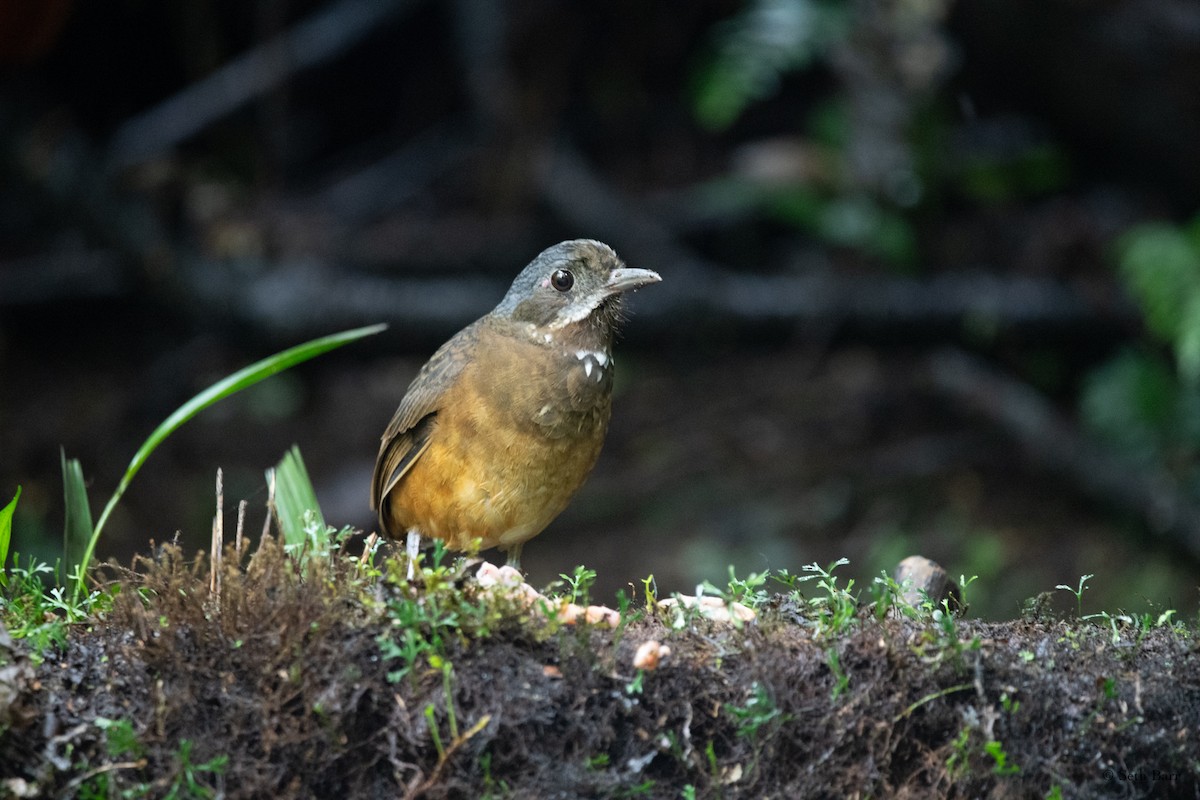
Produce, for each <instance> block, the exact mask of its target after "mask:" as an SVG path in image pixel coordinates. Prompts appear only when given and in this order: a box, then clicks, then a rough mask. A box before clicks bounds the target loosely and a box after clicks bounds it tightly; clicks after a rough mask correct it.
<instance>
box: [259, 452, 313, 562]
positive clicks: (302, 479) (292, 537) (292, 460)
mask: <svg viewBox="0 0 1200 800" xmlns="http://www.w3.org/2000/svg"><path fill="white" fill-rule="evenodd" d="M267 479H268V480H270V476H269V475H268V478H267ZM306 511H312V512H314V513H315V514H316V521H317V523H318V524H319V525H320V530H321V531H322V532H323V531H324V530H325V518H324V517H322V516H321V508H320V506H319V505H318V504H317V493H316V491H315V490H314V489H313V485H312V481H311V480H310V479H309V477H308V470H307V469H305V467H304V459H303V458H301V457H300V448H299V447H296V446H295V445H292V448H291V449H290V450H288V451H287V453H285V454H284V456H283V458H282V459H281V460H280V462H279V465H278V466H277V467H275V516H276V518H277V519H278V520H279V528H280V530H282V531H283V541H284V542H285V543H287V544H291V545H303V544H304V542H305V540H306V539H307V536H306V532H305V525H304V512H306Z"/></svg>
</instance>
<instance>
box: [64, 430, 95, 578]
mask: <svg viewBox="0 0 1200 800" xmlns="http://www.w3.org/2000/svg"><path fill="white" fill-rule="evenodd" d="M60 454H61V457H62V477H63V499H64V501H65V504H66V508H67V520H66V524H65V525H64V526H63V564H64V565H65V566H66V568H67V569H70V568H71V566H72V565H74V564H79V563H81V561H80V560H81V558H82V556H83V553H84V552H85V551H86V550H87V545H88V540H89V539H90V538H91V536H92V507H91V505H90V504H89V503H88V496H87V482H86V481H84V479H83V466H82V465H81V464H80V463H79V459H78V458H67V453H66V451H65V450H62V451H60ZM66 577H67V576H63V583H64V584H65V583H66Z"/></svg>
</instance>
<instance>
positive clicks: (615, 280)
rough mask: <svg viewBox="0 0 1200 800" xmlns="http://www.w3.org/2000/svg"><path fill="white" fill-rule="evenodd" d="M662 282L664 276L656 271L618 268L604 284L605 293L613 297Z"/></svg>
mask: <svg viewBox="0 0 1200 800" xmlns="http://www.w3.org/2000/svg"><path fill="white" fill-rule="evenodd" d="M661 280H662V276H660V275H659V274H658V273H657V272H655V271H654V270H650V269H634V268H633V267H618V268H617V269H614V270H613V271H612V273H611V274H610V275H609V276H608V281H607V282H606V283H605V284H604V292H605V294H607V295H609V296H612V295H614V294H620V293H621V292H627V291H629V290H631V289H638V288H640V287H642V286H647V285H649V284H651V283H658V282H659V281H661Z"/></svg>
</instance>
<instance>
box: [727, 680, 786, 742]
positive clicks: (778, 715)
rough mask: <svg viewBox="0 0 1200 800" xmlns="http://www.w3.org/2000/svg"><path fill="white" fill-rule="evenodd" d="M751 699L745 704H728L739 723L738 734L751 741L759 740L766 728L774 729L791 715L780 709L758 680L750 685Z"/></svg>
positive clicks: (730, 711)
mask: <svg viewBox="0 0 1200 800" xmlns="http://www.w3.org/2000/svg"><path fill="white" fill-rule="evenodd" d="M750 691H751V695H750V699H749V701H748V702H747V703H746V705H744V706H737V705H730V706H727V708H728V710H729V713H730V715H731V716H732V717H733V719H734V721H735V722H736V723H737V735H738V736H739V737H741V738H743V739H749V740H751V741H755V740H757V739H758V738H759V737H760V736H761V734H762V733H763V731H764V729H768V730H769V729H774V728H776V727H778V726H779V725H780V724H782V723H783V722H786V721H787V720H788V719H789V717H788V716H787V715H786V714H784V713H783V712H782V711H780V710H779V707H778V706H776V705H775V700H774V699H773V698H772V697H771V695H770V693H769V692H768V691H767V687H765V686H763V685H762V684H761V683H759V682H758V681H755V682H754V683H753V684H751V686H750Z"/></svg>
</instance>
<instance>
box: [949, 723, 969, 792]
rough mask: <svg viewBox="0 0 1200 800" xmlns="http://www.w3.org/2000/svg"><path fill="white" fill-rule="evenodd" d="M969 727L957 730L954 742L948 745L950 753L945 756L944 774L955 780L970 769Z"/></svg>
mask: <svg viewBox="0 0 1200 800" xmlns="http://www.w3.org/2000/svg"><path fill="white" fill-rule="evenodd" d="M970 743H971V729H970V728H963V729H962V730H961V731H959V732H958V736H957V737H956V738H955V739H954V743H953V744H951V745H950V755H949V756H947V758H946V774H947V775H949V776H950V779H951V780H957V779H958V778H961V777H962V776H963V775H965V774H966V773H967V770H968V769H970V759H971V747H970Z"/></svg>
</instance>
